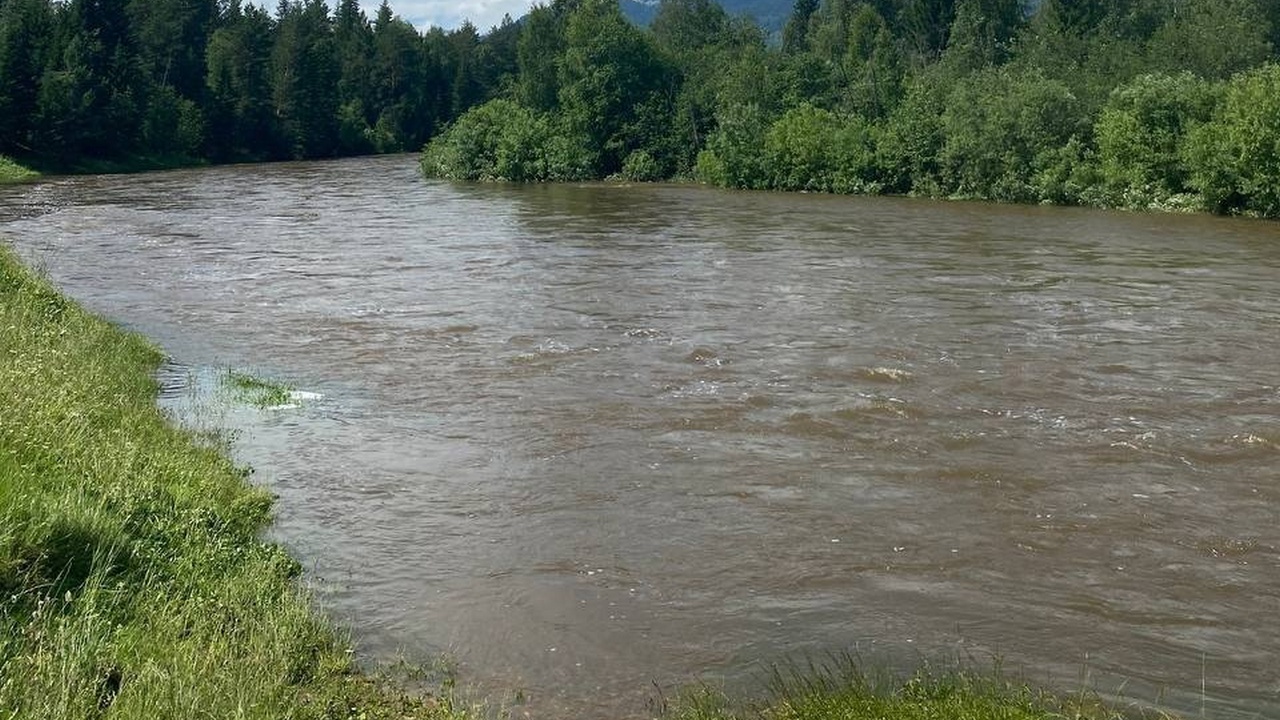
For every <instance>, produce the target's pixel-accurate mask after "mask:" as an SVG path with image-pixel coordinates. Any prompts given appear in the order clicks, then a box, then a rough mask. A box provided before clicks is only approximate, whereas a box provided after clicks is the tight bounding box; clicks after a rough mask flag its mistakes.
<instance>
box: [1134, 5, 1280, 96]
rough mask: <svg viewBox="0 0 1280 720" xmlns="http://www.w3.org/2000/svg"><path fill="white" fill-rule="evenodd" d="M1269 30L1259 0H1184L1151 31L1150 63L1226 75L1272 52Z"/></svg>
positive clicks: (1201, 73)
mask: <svg viewBox="0 0 1280 720" xmlns="http://www.w3.org/2000/svg"><path fill="white" fill-rule="evenodd" d="M1268 1H1269V2H1274V0H1268ZM1269 30H1270V26H1269V23H1268V20H1267V17H1266V14H1265V13H1264V12H1263V10H1262V6H1261V5H1260V4H1259V0H1183V2H1182V3H1181V4H1180V5H1179V6H1178V9H1177V12H1175V13H1173V14H1172V15H1171V16H1170V17H1169V19H1168V20H1167V21H1166V22H1165V23H1164V24H1163V25H1161V26H1160V28H1159V29H1158V30H1156V32H1155V34H1154V35H1153V36H1152V37H1151V40H1150V42H1149V43H1148V65H1149V67H1151V68H1154V69H1157V70H1163V71H1165V72H1170V73H1176V72H1182V71H1190V72H1192V73H1194V74H1196V75H1199V76H1200V77H1204V78H1210V79H1216V80H1225V79H1226V78H1229V77H1231V76H1232V75H1234V74H1236V73H1238V72H1241V71H1243V70H1248V69H1249V68H1253V67H1257V66H1258V65H1260V64H1262V63H1263V62H1265V61H1266V60H1267V58H1268V57H1270V55H1271V51H1272V48H1271V41H1270V39H1269V38H1268V33H1269Z"/></svg>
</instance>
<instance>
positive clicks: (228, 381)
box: [222, 370, 294, 408]
mask: <svg viewBox="0 0 1280 720" xmlns="http://www.w3.org/2000/svg"><path fill="white" fill-rule="evenodd" d="M222 384H223V385H224V386H225V387H226V388H228V389H229V390H230V391H231V393H232V396H233V397H234V398H235V399H236V400H239V401H240V402H244V403H248V404H250V405H253V406H254V407H259V408H269V407H279V406H281V405H287V404H289V403H291V402H293V398H294V396H293V388H292V387H290V386H289V385H286V384H284V383H280V382H275V381H273V380H263V379H261V378H257V377H254V376H253V375H249V374H247V373H243V372H239V371H236V370H227V371H226V373H225V374H224V375H223V376H222Z"/></svg>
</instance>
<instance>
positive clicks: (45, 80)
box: [0, 0, 516, 167]
mask: <svg viewBox="0 0 1280 720" xmlns="http://www.w3.org/2000/svg"><path fill="white" fill-rule="evenodd" d="M515 41H516V27H515V26H514V25H513V24H510V23H507V24H504V25H503V26H502V27H499V28H494V29H493V30H492V31H490V32H489V33H488V34H486V35H484V36H482V35H481V34H480V33H479V32H478V31H477V29H476V28H474V27H472V26H470V25H467V26H464V27H462V28H459V29H455V30H452V31H449V32H445V31H443V30H440V29H433V30H431V31H429V32H427V33H426V34H425V35H424V34H420V33H419V32H418V31H417V30H416V29H415V28H414V27H413V26H411V25H409V24H408V23H407V22H404V21H402V20H400V19H399V18H397V17H396V16H395V15H394V14H393V11H392V8H391V7H389V6H388V5H387V3H385V2H384V3H383V4H382V7H381V9H380V10H379V11H378V13H377V16H376V17H375V18H374V19H373V20H372V22H371V21H370V20H369V19H368V18H367V17H366V16H365V15H364V13H362V12H361V11H360V8H359V5H358V4H357V2H356V0H341V2H339V3H337V7H336V12H331V10H330V8H329V6H328V5H327V4H326V3H325V2H323V0H280V2H279V4H278V5H277V6H276V8H275V10H274V12H272V13H269V12H268V11H266V10H265V9H263V8H261V7H259V6H257V5H255V4H252V3H242V2H240V0H69V1H67V2H59V1H55V0H0V154H9V155H13V156H17V157H20V158H22V159H24V160H27V161H28V162H32V163H35V164H40V165H47V166H53V167H59V166H75V165H77V164H83V163H84V162H85V161H92V160H124V161H136V160H138V159H139V158H143V159H151V160H153V161H157V162H180V161H182V160H183V159H187V160H191V159H200V158H204V159H209V160H212V161H229V160H245V159H282V158H314V157H327V156H333V155H340V154H355V153H367V152H383V151H395V150H406V149H412V150H417V149H419V148H421V147H422V144H423V142H425V141H426V139H427V138H429V137H430V136H431V134H432V133H433V132H434V131H435V130H437V129H439V128H440V127H441V126H442V125H443V124H445V123H447V122H449V121H450V120H452V119H453V118H454V117H455V116H457V115H458V114H459V113H461V112H462V111H464V110H466V109H467V108H468V107H470V106H471V105H473V104H475V103H477V102H479V101H482V100H484V99H486V98H488V97H490V96H492V95H493V94H495V93H496V92H497V91H498V89H499V87H500V83H501V79H502V77H503V76H504V75H506V74H509V73H510V72H512V71H513V70H514V67H515Z"/></svg>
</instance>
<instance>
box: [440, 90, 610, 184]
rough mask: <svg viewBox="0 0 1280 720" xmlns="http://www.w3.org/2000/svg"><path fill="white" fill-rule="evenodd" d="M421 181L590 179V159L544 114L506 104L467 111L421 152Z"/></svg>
mask: <svg viewBox="0 0 1280 720" xmlns="http://www.w3.org/2000/svg"><path fill="white" fill-rule="evenodd" d="M421 165H422V172H423V174H424V175H426V176H427V177H438V178H448V179H451V180H506V181H511V182H541V181H548V180H578V179H582V178H584V177H590V176H591V175H592V173H593V168H594V157H593V156H592V154H591V153H590V152H588V151H587V150H586V145H585V142H584V141H583V139H581V138H576V137H575V136H573V135H572V134H570V133H568V132H566V131H565V130H564V129H563V125H562V124H557V123H556V122H554V118H552V117H551V116H547V115H536V114H534V113H533V112H532V111H530V110H529V109H528V108H525V107H523V106H521V105H519V104H517V103H515V102H512V101H510V100H501V99H500V100H491V101H489V102H487V103H485V104H484V105H480V106H479V107H475V108H472V109H471V110H468V111H467V112H466V114H464V115H463V116H462V117H460V118H458V121H457V122H456V123H454V125H453V126H452V127H450V128H449V129H448V130H446V131H445V132H443V133H441V134H440V135H438V136H436V137H435V139H433V140H432V141H431V142H430V143H428V144H427V147H426V148H425V149H424V150H423V153H422V162H421Z"/></svg>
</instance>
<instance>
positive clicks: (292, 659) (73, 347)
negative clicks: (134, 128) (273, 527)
mask: <svg viewBox="0 0 1280 720" xmlns="http://www.w3.org/2000/svg"><path fill="white" fill-rule="evenodd" d="M0 300H2V301H3V302H0V351H2V354H0V403H2V404H3V406H4V407H5V408H6V412H5V413H4V415H3V416H0V446H2V447H4V448H5V450H6V452H4V453H0V479H2V480H3V482H0V629H3V632H0V709H3V710H4V711H5V712H7V713H9V714H10V716H11V717H15V718H25V717H33V718H34V717H40V718H89V717H100V716H103V715H104V714H109V716H110V717H120V718H131V717H147V718H151V717H190V716H192V714H193V713H196V712H198V714H200V715H201V716H206V717H218V718H223V717H239V718H286V717H288V718H432V719H436V720H446V719H450V718H467V717H473V716H475V715H476V714H477V711H476V710H474V709H467V708H462V707H460V706H458V705H456V704H455V703H453V702H452V701H451V700H450V699H449V698H448V697H447V695H446V696H444V697H427V698H421V697H415V696H412V695H409V694H406V693H404V692H402V691H400V690H398V689H396V688H395V687H394V686H392V685H388V684H385V683H381V682H378V681H375V680H373V679H370V678H369V677H367V676H365V675H362V674H361V673H360V672H359V671H358V670H357V669H356V667H355V665H354V663H353V660H352V652H351V648H350V646H349V645H348V644H346V643H345V642H344V641H343V640H342V639H341V635H340V633H339V632H338V631H337V630H336V628H335V627H334V626H333V625H331V624H330V623H329V622H328V621H327V620H325V619H323V618H322V617H320V616H319V615H318V614H317V612H316V611H315V609H314V607H313V606H312V605H311V604H310V600H309V598H308V597H307V596H306V594H305V592H302V591H300V590H299V589H298V587H297V577H298V575H299V571H300V567H299V565H298V564H297V562H296V561H294V560H293V559H291V558H290V557H288V556H287V555H286V554H285V553H284V552H283V551H282V550H281V549H280V548H278V547H276V546H273V545H270V544H267V543H264V542H262V541H261V540H260V539H259V535H260V532H261V530H262V529H263V528H264V527H265V526H266V525H267V524H268V523H269V522H270V519H271V509H270V506H271V498H270V496H269V494H268V493H267V492H266V491H264V490H262V489H260V488H254V487H251V486H250V485H249V484H247V483H246V473H245V471H244V470H242V469H240V468H237V467H236V466H234V465H233V464H232V463H231V462H230V461H229V460H228V459H227V457H226V455H225V452H224V451H225V449H226V448H225V445H223V444H220V441H218V440H211V439H209V438H205V437H200V436H197V435H195V434H192V433H190V432H187V431H184V430H181V429H179V428H176V427H174V426H173V425H172V424H171V423H170V422H169V421H168V420H167V419H166V418H165V416H164V415H163V414H162V413H161V412H160V411H159V410H158V409H157V408H156V406H155V403H154V397H155V392H156V383H155V380H154V376H153V373H154V370H155V368H156V367H157V365H158V363H159V362H160V361H161V354H160V353H159V351H158V350H157V349H156V348H155V347H154V346H152V345H151V344H149V343H148V342H147V341H146V340H144V339H142V338H141V337H139V336H137V335H133V334H129V333H126V332H124V331H122V330H120V329H119V328H116V327H114V326H112V325H111V324H109V323H107V322H105V321H103V320H101V319H99V318H96V317H94V316H92V315H89V314H88V313H86V312H85V311H83V310H82V309H81V308H79V307H78V306H77V305H76V304H75V303H73V302H71V301H69V300H68V299H66V298H65V297H64V296H62V295H61V294H59V293H58V292H57V291H56V290H55V289H54V288H52V287H51V286H50V285H49V284H47V283H46V282H44V281H42V280H40V279H38V278H36V277H34V276H33V275H31V274H30V273H29V272H28V271H26V270H25V269H24V268H22V267H21V266H20V264H19V263H18V262H17V261H16V260H15V258H14V257H13V256H12V255H11V254H9V253H8V252H7V251H0ZM659 710H660V711H662V712H669V713H670V714H671V715H672V716H674V717H676V718H680V719H682V720H712V719H715V720H728V719H729V718H746V717H760V718H771V719H772V718H779V719H780V718H797V719H799V718H814V719H815V720H816V719H817V718H831V717H843V718H873V717H874V718H891V719H895V720H896V719H898V718H902V719H909V718H927V717H964V718H971V719H973V720H984V719H986V718H1025V719H1026V720H1036V719H1039V718H1044V719H1045V720H1047V719H1048V718H1055V717H1062V716H1063V713H1070V716H1071V717H1077V718H1085V719H1088V720H1103V719H1108V720H1109V719H1111V718H1121V717H1125V715H1122V714H1121V713H1119V712H1118V711H1116V710H1113V709H1109V708H1106V707H1104V706H1102V705H1101V704H1100V703H1098V702H1097V701H1096V700H1095V699H1093V698H1092V697H1091V696H1090V697H1072V698H1069V699H1065V700H1064V699H1061V698H1056V697H1053V696H1050V695H1047V694H1044V693H1042V692H1039V691H1036V690H1033V689H1031V688H1028V687H1026V686H1020V685H1016V684H1010V683H1006V682H1004V681H1003V680H995V679H992V678H989V677H988V678H982V677H973V676H966V675H948V676H945V677H932V676H927V675H920V676H917V677H916V678H914V679H911V680H909V681H907V682H906V683H905V684H903V683H897V682H890V683H888V684H886V683H875V682H871V681H869V680H868V679H867V677H866V676H864V675H862V674H861V673H860V671H858V669H857V668H856V667H854V666H853V665H845V666H841V667H840V668H837V670H836V671H818V672H816V673H815V672H813V671H812V670H811V671H810V672H808V673H806V674H804V675H802V676H796V677H795V678H793V679H790V680H785V681H783V682H781V684H780V685H779V686H778V687H777V688H775V694H774V695H773V699H772V700H771V701H768V702H767V704H766V705H763V706H759V705H745V704H740V703H736V702H734V701H731V700H730V699H729V698H727V697H725V696H723V695H720V694H717V693H715V692H700V693H694V694H691V695H688V696H686V697H685V698H684V699H683V700H682V701H681V702H680V703H678V706H677V707H675V708H659Z"/></svg>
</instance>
